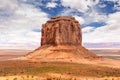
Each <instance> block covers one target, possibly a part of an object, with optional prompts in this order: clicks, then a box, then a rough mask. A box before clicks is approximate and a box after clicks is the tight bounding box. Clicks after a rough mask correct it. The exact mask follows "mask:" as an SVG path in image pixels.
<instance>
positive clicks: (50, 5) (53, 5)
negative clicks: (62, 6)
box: [46, 2, 57, 8]
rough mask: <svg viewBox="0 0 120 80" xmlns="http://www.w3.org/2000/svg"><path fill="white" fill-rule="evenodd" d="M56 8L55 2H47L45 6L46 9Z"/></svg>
mask: <svg viewBox="0 0 120 80" xmlns="http://www.w3.org/2000/svg"><path fill="white" fill-rule="evenodd" d="M56 6H57V3H55V2H48V3H47V5H46V7H47V8H55V7H56Z"/></svg>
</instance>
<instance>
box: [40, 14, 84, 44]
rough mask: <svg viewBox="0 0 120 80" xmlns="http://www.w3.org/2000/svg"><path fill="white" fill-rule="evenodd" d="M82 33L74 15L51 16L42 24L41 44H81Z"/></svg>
mask: <svg viewBox="0 0 120 80" xmlns="http://www.w3.org/2000/svg"><path fill="white" fill-rule="evenodd" d="M81 44H82V33H81V28H80V24H79V23H78V21H76V20H75V18H74V17H68V16H61V17H52V18H51V19H50V20H49V21H47V23H45V24H43V25H42V40H41V46H43V45H81Z"/></svg>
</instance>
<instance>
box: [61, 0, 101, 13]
mask: <svg viewBox="0 0 120 80" xmlns="http://www.w3.org/2000/svg"><path fill="white" fill-rule="evenodd" d="M61 2H62V5H63V6H64V7H70V8H73V9H77V10H78V11H80V12H83V13H84V12H86V11H87V10H88V9H89V6H94V5H95V4H97V3H98V2H99V0H95V1H91V0H80V1H79V0H74V1H73V0H62V1H61Z"/></svg>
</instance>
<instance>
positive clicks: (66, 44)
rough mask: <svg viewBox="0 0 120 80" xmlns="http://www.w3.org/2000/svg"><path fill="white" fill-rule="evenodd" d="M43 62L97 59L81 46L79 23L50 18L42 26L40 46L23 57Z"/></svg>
mask: <svg viewBox="0 0 120 80" xmlns="http://www.w3.org/2000/svg"><path fill="white" fill-rule="evenodd" d="M25 58H26V59H28V60H36V61H44V62H73V63H82V62H83V63H85V62H86V63H87V62H88V61H92V60H94V59H99V58H100V57H98V56H96V55H95V54H93V53H92V52H90V51H89V50H87V49H86V48H84V47H83V46H82V32H81V27H80V24H79V22H78V21H77V20H76V19H75V18H74V17H70V16H58V17H51V19H50V20H48V21H47V22H46V23H45V24H43V25H42V38H41V46H40V47H39V48H38V49H36V50H34V51H33V52H30V53H29V54H27V55H26V56H25Z"/></svg>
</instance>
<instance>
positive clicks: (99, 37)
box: [83, 12, 120, 43]
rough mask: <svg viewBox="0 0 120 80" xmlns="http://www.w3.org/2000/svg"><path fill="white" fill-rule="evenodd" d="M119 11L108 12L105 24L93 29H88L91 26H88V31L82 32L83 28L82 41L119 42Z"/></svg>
mask: <svg viewBox="0 0 120 80" xmlns="http://www.w3.org/2000/svg"><path fill="white" fill-rule="evenodd" d="M119 19H120V12H116V13H113V14H110V15H109V17H108V19H107V22H106V23H107V25H105V26H102V27H98V28H96V29H94V31H92V32H91V31H90V32H89V30H91V28H90V27H88V32H86V33H85V32H84V30H85V28H83V42H93V43H98V42H119V41H120V36H119V35H120V27H119V26H120V23H119Z"/></svg>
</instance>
